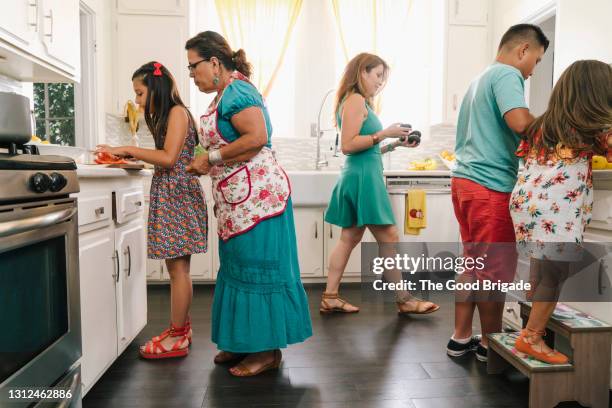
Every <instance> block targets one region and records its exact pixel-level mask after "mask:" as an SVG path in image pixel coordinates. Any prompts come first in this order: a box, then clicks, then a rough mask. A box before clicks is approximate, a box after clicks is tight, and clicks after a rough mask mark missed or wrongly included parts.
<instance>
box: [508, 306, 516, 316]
mask: <svg viewBox="0 0 612 408" xmlns="http://www.w3.org/2000/svg"><path fill="white" fill-rule="evenodd" d="M506 312H508V313H512V314H513V315H515V316H516V311H515V310H514V309H513V308H511V307H507V308H506Z"/></svg>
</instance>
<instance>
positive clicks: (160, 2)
mask: <svg viewBox="0 0 612 408" xmlns="http://www.w3.org/2000/svg"><path fill="white" fill-rule="evenodd" d="M117 6H118V7H117V11H118V12H119V13H121V14H161V15H185V14H186V12H187V7H188V6H189V4H188V0H118V2H117Z"/></svg>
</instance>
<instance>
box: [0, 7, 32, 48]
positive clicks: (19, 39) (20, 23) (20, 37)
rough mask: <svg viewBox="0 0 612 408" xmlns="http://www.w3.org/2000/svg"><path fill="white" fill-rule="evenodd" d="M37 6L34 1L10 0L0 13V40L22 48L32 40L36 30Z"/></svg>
mask: <svg viewBox="0 0 612 408" xmlns="http://www.w3.org/2000/svg"><path fill="white" fill-rule="evenodd" d="M37 9H38V5H37V2H35V1H34V0H11V5H10V7H3V10H2V13H0V39H3V40H5V41H6V42H8V43H11V44H15V45H16V46H18V47H20V48H23V47H27V46H28V45H29V44H30V43H31V42H32V40H33V39H34V35H35V34H34V33H35V30H37V28H38V10H37Z"/></svg>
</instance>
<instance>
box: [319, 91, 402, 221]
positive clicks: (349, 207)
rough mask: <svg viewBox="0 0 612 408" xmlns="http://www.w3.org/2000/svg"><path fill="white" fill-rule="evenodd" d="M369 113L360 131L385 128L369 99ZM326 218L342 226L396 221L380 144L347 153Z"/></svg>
mask: <svg viewBox="0 0 612 408" xmlns="http://www.w3.org/2000/svg"><path fill="white" fill-rule="evenodd" d="M366 109H367V110H368V116H367V117H366V119H365V120H364V121H363V124H362V125H361V129H360V130H359V135H362V136H365V135H371V134H373V133H376V132H378V131H379V130H382V128H383V127H382V124H381V123H380V120H379V119H378V117H377V116H376V114H375V113H374V111H373V110H372V108H371V107H370V106H369V105H368V104H367V103H366ZM341 111H342V106H340V108H339V109H338V112H337V113H336V119H337V123H338V127H342V122H341V118H340V112H341ZM325 221H326V222H328V223H330V224H334V225H337V226H339V227H343V228H344V227H361V226H364V225H389V224H395V218H394V217H393V210H392V209H391V201H390V200H389V195H388V194H387V189H386V188H385V181H384V178H383V164H382V157H381V153H380V146H379V145H374V146H372V147H370V148H369V149H366V150H363V151H361V152H358V153H353V154H350V155H347V157H346V161H345V162H344V168H343V169H342V172H341V174H340V179H339V180H338V182H337V183H336V186H335V187H334V191H333V192H332V196H331V199H330V201H329V206H328V207H327V210H326V212H325Z"/></svg>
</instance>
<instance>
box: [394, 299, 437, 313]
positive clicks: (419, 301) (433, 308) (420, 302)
mask: <svg viewBox="0 0 612 408" xmlns="http://www.w3.org/2000/svg"><path fill="white" fill-rule="evenodd" d="M415 301H416V302H417V307H416V310H408V311H405V312H402V310H401V309H400V305H403V304H404V303H407V302H415ZM395 303H396V304H397V314H398V315H399V316H408V315H413V314H414V315H421V314H430V313H433V312H436V311H437V310H438V309H440V306H439V305H436V304H435V303H433V302H429V301H427V300H423V299H419V298H417V297H414V296H412V297H410V299H408V300H405V301H403V302H395ZM425 303H431V306H430V307H428V308H426V309H421V308H420V306H421V305H423V304H425Z"/></svg>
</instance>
